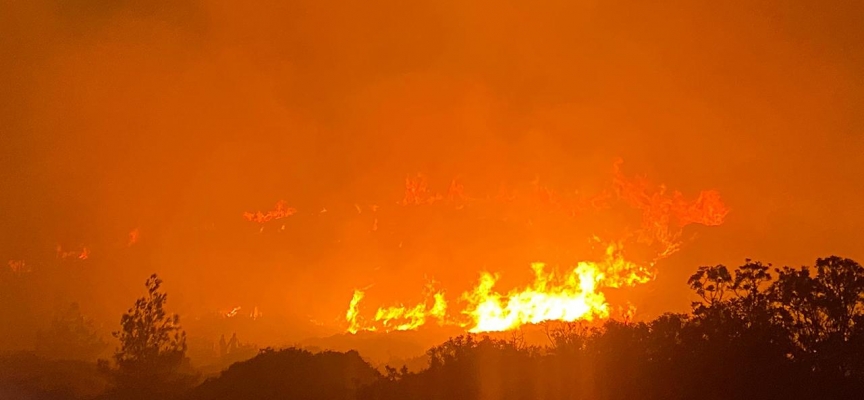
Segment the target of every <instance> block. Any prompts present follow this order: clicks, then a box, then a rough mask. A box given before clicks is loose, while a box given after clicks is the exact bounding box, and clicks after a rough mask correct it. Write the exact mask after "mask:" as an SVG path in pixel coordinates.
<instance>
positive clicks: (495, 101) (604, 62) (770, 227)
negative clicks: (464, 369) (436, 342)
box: [0, 0, 864, 351]
mask: <svg viewBox="0 0 864 400" xmlns="http://www.w3.org/2000/svg"><path fill="white" fill-rule="evenodd" d="M862 7H864V2H860V1H839V2H834V3H833V4H831V6H826V5H824V4H822V2H795V1H779V0H767V1H731V2H675V3H664V2H614V1H613V2H609V1H579V0H576V1H570V0H567V1H564V0H560V1H559V0H549V1H545V0H544V1H539V2H507V1H486V0H473V1H450V0H440V1H439V0H436V1H431V0H429V1H427V0H417V1H394V0H370V1H364V2H333V1H328V0H292V1H283V0H278V1H277V0H262V1H254V2H226V1H211V0H174V1H167V0H165V1H163V0H152V1H106V0H82V1H58V0H28V1H5V2H0V88H2V95H0V270H2V271H0V304H3V306H2V307H0V338H3V340H2V342H0V351H4V350H10V349H11V350H14V349H28V348H32V347H33V345H34V343H33V342H34V337H35V335H34V333H35V332H37V331H38V330H39V329H44V328H46V327H47V326H48V324H49V321H50V320H51V318H52V316H53V315H54V314H55V312H56V311H57V310H62V309H64V307H62V306H63V305H64V304H65V305H68V304H69V303H71V302H78V303H79V304H80V310H81V312H82V313H83V314H85V315H87V316H89V317H92V318H94V319H95V320H96V321H97V322H98V323H97V326H98V328H99V329H100V332H101V333H102V334H103V336H104V337H106V338H110V334H109V332H110V331H111V330H112V329H116V328H117V323H118V318H119V316H120V315H121V314H122V313H123V312H124V311H126V309H127V308H128V307H129V306H130V305H131V304H132V303H133V302H134V301H135V299H136V298H137V297H138V296H139V295H140V294H141V293H140V291H141V284H142V283H143V282H144V280H145V279H146V277H148V276H150V274H152V273H154V272H157V273H159V275H160V277H161V278H162V279H163V280H164V282H165V283H164V289H165V290H166V292H167V293H169V294H170V302H169V307H170V308H171V311H172V312H174V311H176V312H179V313H180V314H181V317H182V320H183V324H184V327H186V328H187V330H188V331H189V337H190V350H192V349H195V348H203V349H210V348H211V347H212V346H210V345H211V344H212V343H213V341H216V340H218V338H219V335H220V334H228V333H231V332H233V331H236V332H237V333H238V337H240V339H241V340H243V341H244V342H246V341H249V342H255V343H258V344H261V345H269V344H273V345H279V344H285V343H295V342H297V341H299V340H302V339H304V338H308V337H316V336H317V337H320V336H330V335H335V334H342V333H344V332H345V331H346V330H349V329H350V330H356V331H358V332H362V331H364V330H373V329H374V330H376V331H378V332H381V331H395V330H399V329H405V330H411V329H414V328H415V327H416V328H417V329H416V330H415V331H412V332H411V333H406V334H414V333H416V334H420V333H423V331H422V328H423V327H426V328H430V329H431V328H432V327H437V326H438V325H443V326H444V327H445V328H453V329H455V330H459V331H464V330H500V329H510V328H512V327H515V326H519V325H520V324H524V323H531V322H536V321H540V320H545V319H565V320H567V319H588V318H594V319H603V318H607V316H608V317H615V316H621V317H625V316H628V315H632V317H633V318H634V319H639V318H645V317H651V316H656V315H658V314H660V313H662V312H666V311H684V310H686V309H687V308H688V307H689V304H690V300H691V299H690V297H689V296H690V292H689V291H688V288H687V287H686V285H685V284H684V282H686V279H687V276H688V275H689V274H690V273H692V271H693V270H694V268H695V267H697V266H699V265H704V264H716V263H725V264H727V265H737V264H738V263H740V262H741V260H743V258H745V257H750V258H753V259H759V260H763V261H766V262H773V263H774V264H775V265H784V264H789V265H793V266H794V265H800V264H804V263H810V262H812V260H814V259H815V258H816V257H821V256H826V255H829V254H837V255H842V256H844V257H850V258H853V259H858V260H861V259H864V248H862V246H861V240H860V237H861V235H860V229H861V226H864V203H862V201H861V199H862V198H864V184H862V173H861V171H864V158H862V157H861V156H860V155H861V154H864V140H862V132H864V113H862V112H861V110H862V109H864V80H862V79H861V71H864V46H862V45H861V38H862V37H864V25H862V24H861V23H860V22H861V21H860V19H861V18H860V16H861V15H864V9H862ZM618 157H620V158H621V159H623V160H624V163H623V164H620V165H616V164H614V160H616V159H617V158H618ZM712 189H714V190H712ZM721 196H722V199H721ZM727 205H728V208H729V209H731V210H733V211H732V212H730V213H729V214H728V215H727V214H726V210H727V208H726V206H727ZM721 222H722V225H719V224H721ZM717 225H719V226H717ZM541 264H542V269H541V267H540V265H541ZM532 266H533V268H532ZM352 298H353V299H354V300H353V301H352ZM358 336H361V335H346V337H351V338H357V337H358ZM193 339H194V340H193ZM430 344H431V343H430Z"/></svg>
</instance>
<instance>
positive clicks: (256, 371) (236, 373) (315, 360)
mask: <svg viewBox="0 0 864 400" xmlns="http://www.w3.org/2000/svg"><path fill="white" fill-rule="evenodd" d="M379 378H380V374H379V373H378V371H376V370H375V369H374V368H372V367H371V366H369V364H367V363H366V362H365V361H363V359H362V358H360V355H359V354H358V353H357V352H356V351H349V352H347V353H338V352H322V353H317V354H313V353H311V352H309V351H305V350H300V349H296V348H289V349H284V350H273V349H264V350H261V352H260V353H259V354H258V355H257V356H255V357H254V358H252V359H251V360H247V361H243V362H239V363H236V364H234V365H232V366H231V367H229V368H228V369H227V370H225V371H224V372H222V374H221V375H220V376H219V377H218V378H213V379H209V380H207V381H205V382H204V383H203V384H202V385H201V386H199V387H198V388H197V389H195V391H194V392H193V394H192V395H191V396H190V398H191V399H196V400H220V399H297V400H302V399H310V400H311V399H321V400H324V399H333V400H336V399H353V398H356V392H357V390H358V388H360V387H362V386H364V385H368V384H371V383H373V382H375V381H376V380H378V379H379Z"/></svg>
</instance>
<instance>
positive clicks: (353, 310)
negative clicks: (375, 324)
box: [345, 289, 366, 333]
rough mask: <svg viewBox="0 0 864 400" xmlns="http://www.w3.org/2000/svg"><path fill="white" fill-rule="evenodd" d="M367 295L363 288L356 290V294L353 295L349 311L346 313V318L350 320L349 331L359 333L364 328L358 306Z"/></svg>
mask: <svg viewBox="0 0 864 400" xmlns="http://www.w3.org/2000/svg"><path fill="white" fill-rule="evenodd" d="M365 295H366V294H365V293H363V291H362V290H356V289H355V290H354V296H353V297H351V303H350V304H349V305H348V311H347V312H346V313H345V319H346V320H347V321H348V332H351V333H357V332H359V331H360V330H361V329H362V327H361V326H360V321H359V320H358V315H359V311H358V307H359V305H360V300H363V296H365Z"/></svg>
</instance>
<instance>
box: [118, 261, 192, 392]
mask: <svg viewBox="0 0 864 400" xmlns="http://www.w3.org/2000/svg"><path fill="white" fill-rule="evenodd" d="M161 285H162V280H161V279H159V277H158V276H156V274H153V275H152V276H150V278H148V279H147V281H146V282H145V286H146V287H147V294H146V295H145V296H144V297H141V298H139V299H138V300H137V301H135V305H134V306H133V307H132V308H130V309H129V311H128V312H126V313H125V314H123V316H122V318H121V319H120V327H121V329H120V330H119V331H117V332H114V333H113V334H114V336H115V337H116V338H118V339H119V340H120V348H119V349H117V351H116V353H115V354H114V361H115V363H116V368H115V369H112V370H110V371H108V372H109V373H110V375H111V376H112V377H113V378H114V381H115V384H116V390H115V393H112V394H111V396H112V397H115V398H123V399H131V398H142V399H149V398H157V397H158V398H167V397H172V396H177V395H179V394H180V393H181V392H182V391H183V390H184V389H186V388H188V387H190V386H191V385H192V384H193V383H194V382H195V380H196V379H197V378H196V377H195V376H194V375H193V374H192V373H191V368H190V367H189V360H188V358H186V332H184V331H183V329H182V328H181V327H180V317H179V316H178V315H176V314H175V315H169V314H168V313H167V312H166V311H165V303H166V302H167V301H168V295H167V294H165V293H163V292H160V291H159V288H160V287H161Z"/></svg>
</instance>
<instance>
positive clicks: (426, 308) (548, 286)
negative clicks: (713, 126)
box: [345, 161, 728, 333]
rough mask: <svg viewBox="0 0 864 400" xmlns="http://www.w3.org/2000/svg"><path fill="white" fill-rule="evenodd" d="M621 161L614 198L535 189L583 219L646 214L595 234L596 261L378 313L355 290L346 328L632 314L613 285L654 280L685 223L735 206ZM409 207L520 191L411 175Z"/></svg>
mask: <svg viewBox="0 0 864 400" xmlns="http://www.w3.org/2000/svg"><path fill="white" fill-rule="evenodd" d="M619 166H620V161H619V162H617V163H616V164H615V168H614V180H613V182H614V189H613V191H614V193H615V195H614V196H609V195H608V192H601V193H599V194H597V195H594V196H589V197H581V198H577V199H575V200H574V199H572V198H571V199H567V198H564V197H561V196H559V195H557V194H556V193H555V192H554V191H550V190H548V189H545V188H542V189H541V188H539V187H538V188H536V190H535V192H534V193H533V195H535V196H537V197H536V198H535V200H537V199H539V200H540V201H541V202H543V203H545V204H546V205H551V206H552V209H553V210H554V211H559V212H560V211H562V210H563V211H564V216H567V217H572V218H574V220H573V223H575V224H578V223H579V220H578V218H577V216H578V214H579V213H582V212H601V211H603V210H610V209H614V208H615V206H616V205H617V204H614V203H623V204H625V205H628V206H630V207H634V208H636V209H638V210H640V211H641V212H642V221H641V223H640V225H638V228H636V229H634V230H631V231H627V232H625V235H624V236H623V237H622V238H620V239H618V240H613V241H604V240H603V239H601V238H599V237H597V236H594V237H592V238H589V240H590V241H591V242H592V243H593V244H594V245H595V246H594V247H595V248H596V249H599V251H598V253H599V256H598V257H597V258H596V259H594V260H582V261H577V262H576V263H575V265H574V266H573V267H571V268H549V267H547V265H545V264H544V263H542V262H536V263H533V264H532V265H531V268H532V270H533V271H534V280H533V282H531V283H528V284H526V285H522V286H519V287H516V288H513V289H511V290H509V291H506V292H503V291H500V289H498V288H496V284H497V282H498V280H499V278H500V275H499V274H498V273H494V272H486V271H484V272H481V273H480V277H479V280H478V282H477V284H476V285H475V286H474V287H473V289H471V290H469V291H466V292H464V293H462V294H461V296H458V297H457V298H451V299H450V300H449V301H448V300H447V297H446V295H445V292H444V291H443V290H436V289H435V286H434V285H428V286H427V287H426V290H424V293H425V296H424V299H423V301H422V302H420V303H418V304H416V305H413V306H406V305H404V304H399V305H396V306H384V307H379V308H377V311H375V313H374V314H371V315H368V316H367V315H365V314H364V313H363V311H364V310H363V309H362V305H363V304H362V300H363V298H364V295H365V292H364V291H363V290H355V291H354V295H353V297H352V299H351V302H350V304H349V308H348V311H347V312H346V314H345V318H346V321H347V324H348V328H347V331H348V332H351V333H356V332H358V331H363V330H365V331H393V330H412V329H417V328H418V327H420V326H423V325H425V324H427V323H435V324H438V325H456V326H461V327H463V328H465V329H468V330H469V331H471V332H490V331H505V330H510V329H515V328H518V327H520V326H522V325H525V324H536V323H541V322H545V321H568V322H569V321H577V320H587V321H591V320H594V319H605V318H609V317H610V316H615V315H616V314H617V316H620V317H625V318H626V317H629V316H630V314H632V313H633V311H634V308H633V306H632V305H631V304H619V305H617V307H613V306H612V305H610V303H609V302H608V301H607V298H606V295H605V291H606V290H607V289H619V288H628V287H633V286H636V285H640V284H645V283H647V282H650V281H651V280H653V279H654V277H655V273H656V271H655V264H656V263H657V262H658V261H660V260H661V259H663V258H665V257H668V256H669V255H671V254H673V253H674V252H676V251H677V250H678V249H679V248H680V245H681V234H682V230H683V228H684V227H685V226H687V225H689V224H693V223H697V224H702V225H707V226H714V225H720V224H722V223H723V219H724V218H725V216H726V214H727V213H728V209H727V208H726V206H725V205H724V204H723V202H722V200H721V199H720V196H719V194H718V193H717V192H715V191H702V192H700V193H699V194H698V196H697V197H696V199H695V200H687V199H686V198H685V196H684V195H683V194H682V193H680V192H677V191H673V192H671V193H669V192H667V190H666V188H665V187H664V186H662V185H661V186H655V185H652V184H650V182H648V181H647V180H646V179H644V178H639V179H633V178H628V177H626V176H624V175H623V174H622V173H621V171H620V169H619ZM405 186H406V187H405V197H404V199H403V200H402V202H401V203H400V204H402V205H424V204H434V203H437V202H446V203H450V204H457V205H458V207H459V208H460V209H461V208H463V207H470V206H472V205H477V204H478V203H483V202H488V201H502V199H504V200H505V201H514V200H515V199H516V198H517V197H518V196H516V195H511V196H507V197H500V196H499V197H497V198H495V199H491V200H490V199H488V198H487V199H476V198H471V197H467V196H466V195H465V194H464V188H463V186H462V185H459V184H457V183H456V181H454V183H453V184H451V186H450V189H449V190H448V192H447V194H440V193H433V192H430V190H429V189H428V187H427V184H426V182H425V180H424V179H423V178H422V176H421V177H419V178H418V179H412V178H409V179H407V180H406V185H405ZM631 245H641V246H642V247H646V246H647V247H648V248H649V249H651V251H653V255H652V256H650V258H648V259H645V260H640V261H633V260H631V259H629V258H628V257H627V255H626V253H625V247H628V246H631Z"/></svg>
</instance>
